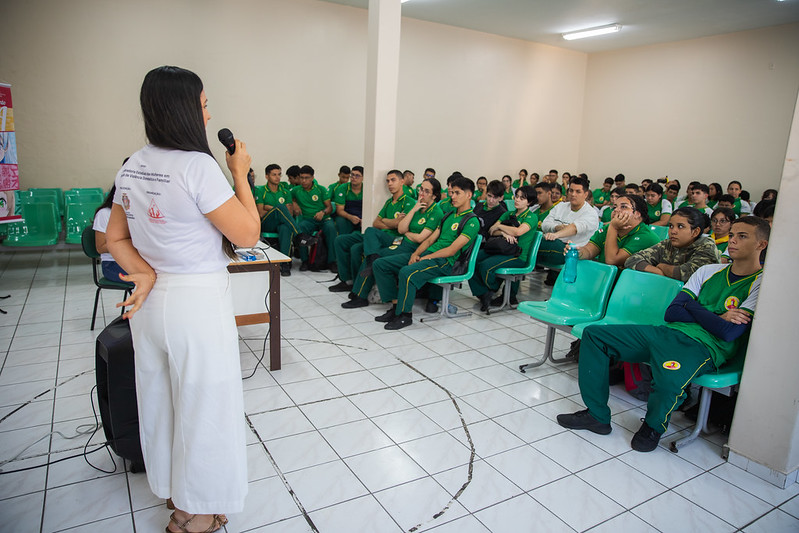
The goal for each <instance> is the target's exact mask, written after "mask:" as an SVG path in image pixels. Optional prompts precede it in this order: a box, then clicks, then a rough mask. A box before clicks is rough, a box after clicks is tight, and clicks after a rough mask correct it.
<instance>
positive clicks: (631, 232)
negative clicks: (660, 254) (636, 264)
mask: <svg viewBox="0 0 799 533" xmlns="http://www.w3.org/2000/svg"><path fill="white" fill-rule="evenodd" d="M659 241H660V239H658V237H657V235H656V234H655V232H654V231H652V230H651V229H650V228H649V215H648V214H647V209H646V202H645V201H644V199H643V198H641V197H640V196H638V195H635V194H623V195H621V196H619V197H618V198H617V199H616V203H615V209H613V216H612V217H611V219H610V222H609V223H607V224H605V225H604V226H602V227H601V228H599V229H598V230H597V231H596V232H595V233H594V234H593V235H592V236H591V239H590V240H589V241H588V243H586V244H585V245H583V246H581V247H579V248H578V252H579V254H580V256H579V257H580V259H593V260H595V261H598V262H600V263H605V264H607V265H615V266H617V267H623V266H624V262H625V261H626V260H627V258H628V257H630V256H631V255H633V254H634V253H636V252H640V251H641V250H645V249H646V248H649V247H650V246H654V245H655V244H657V243H658V242H659Z"/></svg>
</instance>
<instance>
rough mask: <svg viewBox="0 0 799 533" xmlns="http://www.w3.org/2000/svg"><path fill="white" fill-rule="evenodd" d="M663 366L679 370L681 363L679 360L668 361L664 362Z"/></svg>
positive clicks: (667, 368)
mask: <svg viewBox="0 0 799 533" xmlns="http://www.w3.org/2000/svg"><path fill="white" fill-rule="evenodd" d="M663 368H665V369H666V370H679V369H680V363H678V362H677V361H666V362H665V363H663Z"/></svg>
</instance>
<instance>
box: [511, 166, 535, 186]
mask: <svg viewBox="0 0 799 533" xmlns="http://www.w3.org/2000/svg"><path fill="white" fill-rule="evenodd" d="M529 184H530V183H529V182H528V181H527V169H526V168H523V169H521V170H520V171H519V179H516V180H513V183H512V184H511V185H512V187H513V190H516V189H518V188H519V187H524V186H525V185H529Z"/></svg>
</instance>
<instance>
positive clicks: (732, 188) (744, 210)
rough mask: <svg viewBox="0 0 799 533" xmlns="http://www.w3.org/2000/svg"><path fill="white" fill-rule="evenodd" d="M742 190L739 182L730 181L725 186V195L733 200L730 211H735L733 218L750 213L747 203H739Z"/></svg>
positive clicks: (750, 209)
mask: <svg viewBox="0 0 799 533" xmlns="http://www.w3.org/2000/svg"><path fill="white" fill-rule="evenodd" d="M742 189H743V187H742V186H741V182H740V181H738V180H732V181H731V182H730V183H728V184H727V194H729V195H730V196H732V197H733V198H734V199H735V200H734V201H733V204H732V210H733V211H735V216H737V217H739V216H741V215H742V214H743V215H746V214H749V213H751V212H752V208H751V207H750V206H749V202H742V201H741V190H742Z"/></svg>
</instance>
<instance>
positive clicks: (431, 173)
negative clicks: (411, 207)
mask: <svg viewBox="0 0 799 533" xmlns="http://www.w3.org/2000/svg"><path fill="white" fill-rule="evenodd" d="M435 177H436V169H434V168H426V169H424V174H422V180H426V179H427V178H435ZM421 186H422V184H421V183H420V184H419V185H417V186H416V190H415V191H414V192H415V193H416V197H417V198H418V197H419V188H420V187H421Z"/></svg>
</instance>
